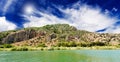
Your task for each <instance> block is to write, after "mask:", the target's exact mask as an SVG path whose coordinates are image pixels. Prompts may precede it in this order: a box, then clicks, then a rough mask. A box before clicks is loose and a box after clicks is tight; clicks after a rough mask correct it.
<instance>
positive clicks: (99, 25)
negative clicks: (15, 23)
mask: <svg viewBox="0 0 120 62" xmlns="http://www.w3.org/2000/svg"><path fill="white" fill-rule="evenodd" d="M75 6H79V7H78V8H79V9H74V8H75ZM59 9H60V10H61V11H62V12H64V13H65V14H66V15H65V18H63V19H62V18H58V17H56V16H54V15H52V14H46V13H40V12H38V13H40V14H41V15H42V16H43V17H40V18H39V17H36V16H31V17H29V16H25V17H27V19H28V20H30V22H28V23H25V24H24V27H35V26H37V27H39V26H44V25H46V24H57V23H67V24H70V25H72V26H75V27H77V28H78V29H82V30H87V31H91V32H95V31H97V30H100V29H104V28H107V27H111V26H113V25H114V23H116V22H117V19H116V18H111V17H109V16H108V15H106V14H104V13H101V10H100V9H99V8H92V7H89V6H87V5H82V6H81V5H78V4H77V5H74V7H73V8H67V9H61V8H59Z"/></svg>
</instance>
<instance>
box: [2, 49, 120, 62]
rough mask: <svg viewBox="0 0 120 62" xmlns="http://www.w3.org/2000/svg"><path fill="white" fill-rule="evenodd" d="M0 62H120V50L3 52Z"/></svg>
mask: <svg viewBox="0 0 120 62" xmlns="http://www.w3.org/2000/svg"><path fill="white" fill-rule="evenodd" d="M0 62H120V50H61V51H11V52H4V51H1V52H0Z"/></svg>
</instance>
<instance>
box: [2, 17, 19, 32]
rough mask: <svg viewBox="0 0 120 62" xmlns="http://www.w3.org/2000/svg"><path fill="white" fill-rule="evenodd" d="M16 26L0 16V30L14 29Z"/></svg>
mask: <svg viewBox="0 0 120 62" xmlns="http://www.w3.org/2000/svg"><path fill="white" fill-rule="evenodd" d="M16 28H17V26H16V25H15V24H13V23H11V22H9V21H7V20H6V19H5V17H0V31H6V30H14V29H16Z"/></svg>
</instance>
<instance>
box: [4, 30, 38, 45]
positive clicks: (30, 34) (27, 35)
mask: <svg viewBox="0 0 120 62" xmlns="http://www.w3.org/2000/svg"><path fill="white" fill-rule="evenodd" d="M37 35H38V34H37V32H36V31H35V30H21V31H18V32H15V33H11V34H9V35H8V36H7V37H5V38H4V39H3V41H2V43H6V44H10V43H14V42H20V41H24V40H29V39H31V38H34V37H36V36H37Z"/></svg>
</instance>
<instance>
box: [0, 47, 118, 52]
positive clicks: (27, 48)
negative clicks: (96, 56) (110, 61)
mask: <svg viewBox="0 0 120 62" xmlns="http://www.w3.org/2000/svg"><path fill="white" fill-rule="evenodd" d="M47 50H48V51H52V50H120V46H92V47H12V48H0V51H47Z"/></svg>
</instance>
